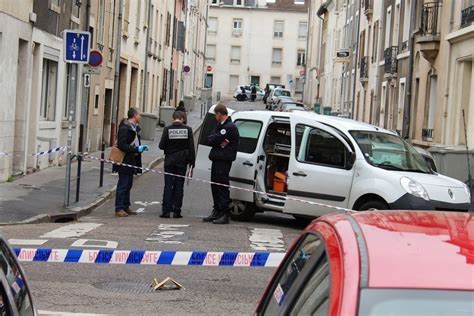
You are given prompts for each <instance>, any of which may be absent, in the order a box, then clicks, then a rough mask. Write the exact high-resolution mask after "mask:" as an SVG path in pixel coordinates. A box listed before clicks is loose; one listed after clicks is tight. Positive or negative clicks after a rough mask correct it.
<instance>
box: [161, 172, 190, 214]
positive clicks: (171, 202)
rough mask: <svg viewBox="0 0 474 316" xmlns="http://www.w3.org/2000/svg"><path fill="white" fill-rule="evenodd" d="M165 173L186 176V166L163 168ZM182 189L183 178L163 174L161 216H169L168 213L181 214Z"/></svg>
mask: <svg viewBox="0 0 474 316" xmlns="http://www.w3.org/2000/svg"><path fill="white" fill-rule="evenodd" d="M165 172H167V173H172V174H177V175H181V176H184V175H185V174H186V166H176V165H175V166H165ZM183 187H184V178H181V177H174V176H172V175H167V174H165V188H164V190H163V208H162V212H163V214H169V213H170V212H174V213H175V214H181V207H182V206H183V195H184V193H183V191H184V190H183Z"/></svg>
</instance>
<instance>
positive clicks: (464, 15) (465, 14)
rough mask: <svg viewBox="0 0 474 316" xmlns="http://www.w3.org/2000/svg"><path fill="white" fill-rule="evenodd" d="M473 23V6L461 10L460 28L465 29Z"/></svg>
mask: <svg viewBox="0 0 474 316" xmlns="http://www.w3.org/2000/svg"><path fill="white" fill-rule="evenodd" d="M472 22H474V5H473V6H470V7H467V8H466V9H464V10H461V27H467V26H469V25H471V23H472Z"/></svg>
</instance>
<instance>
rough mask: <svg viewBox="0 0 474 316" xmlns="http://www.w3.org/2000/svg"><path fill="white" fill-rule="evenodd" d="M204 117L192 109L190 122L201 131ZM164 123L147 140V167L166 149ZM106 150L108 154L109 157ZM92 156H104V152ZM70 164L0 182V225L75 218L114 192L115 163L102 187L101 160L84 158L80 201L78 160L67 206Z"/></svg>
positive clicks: (90, 209) (153, 163) (154, 164)
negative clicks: (162, 147)
mask: <svg viewBox="0 0 474 316" xmlns="http://www.w3.org/2000/svg"><path fill="white" fill-rule="evenodd" d="M201 123H202V119H201V117H200V113H199V109H198V110H197V111H196V110H194V111H193V112H188V125H189V126H191V127H192V128H193V130H194V132H195V133H197V132H199V129H200V127H201ZM162 130H163V128H162V127H159V128H157V129H156V136H155V139H154V141H143V144H147V145H149V146H150V151H148V152H146V153H144V154H143V155H142V160H143V167H148V168H152V167H155V166H156V165H158V164H159V163H160V162H161V160H162V158H163V152H162V151H161V150H160V149H158V143H159V141H160V138H161V134H162ZM108 152H109V149H107V150H106V154H105V158H106V159H107V157H108ZM89 156H93V157H98V158H100V152H96V153H90V154H89ZM65 170H66V167H65V166H60V167H52V168H48V169H45V170H41V171H39V172H36V173H32V174H29V175H27V176H24V177H22V178H19V179H18V180H15V181H13V182H5V183H0V225H2V224H15V223H40V222H54V221H65V220H75V219H77V218H78V217H80V216H83V215H86V214H89V213H90V212H91V211H92V210H93V209H94V208H96V207H97V206H99V205H101V204H102V203H104V202H105V201H107V199H109V198H110V197H112V196H114V193H115V186H116V184H117V175H114V174H112V173H111V171H112V165H111V164H107V163H106V164H105V171H104V185H103V187H102V188H100V187H99V175H100V162H99V161H96V160H93V159H87V158H86V159H85V160H84V161H83V162H82V172H81V184H80V196H79V202H78V203H76V202H75V200H76V180H77V177H76V176H77V161H76V160H75V161H74V162H73V164H72V168H71V192H70V199H69V207H68V208H64V206H63V205H64V180H65V175H66V171H65Z"/></svg>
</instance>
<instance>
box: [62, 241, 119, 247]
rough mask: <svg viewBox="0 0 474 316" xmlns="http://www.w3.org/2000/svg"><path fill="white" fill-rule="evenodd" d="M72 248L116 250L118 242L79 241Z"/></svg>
mask: <svg viewBox="0 0 474 316" xmlns="http://www.w3.org/2000/svg"><path fill="white" fill-rule="evenodd" d="M71 247H77V248H108V249H116V248H117V247H118V242H116V241H110V240H97V239H78V240H76V241H75V242H73V243H72V245H71Z"/></svg>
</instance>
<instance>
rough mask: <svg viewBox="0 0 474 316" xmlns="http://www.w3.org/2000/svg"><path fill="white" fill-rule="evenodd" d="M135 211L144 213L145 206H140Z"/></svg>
mask: <svg viewBox="0 0 474 316" xmlns="http://www.w3.org/2000/svg"><path fill="white" fill-rule="evenodd" d="M137 213H145V208H144V207H141V208H139V209H137Z"/></svg>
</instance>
